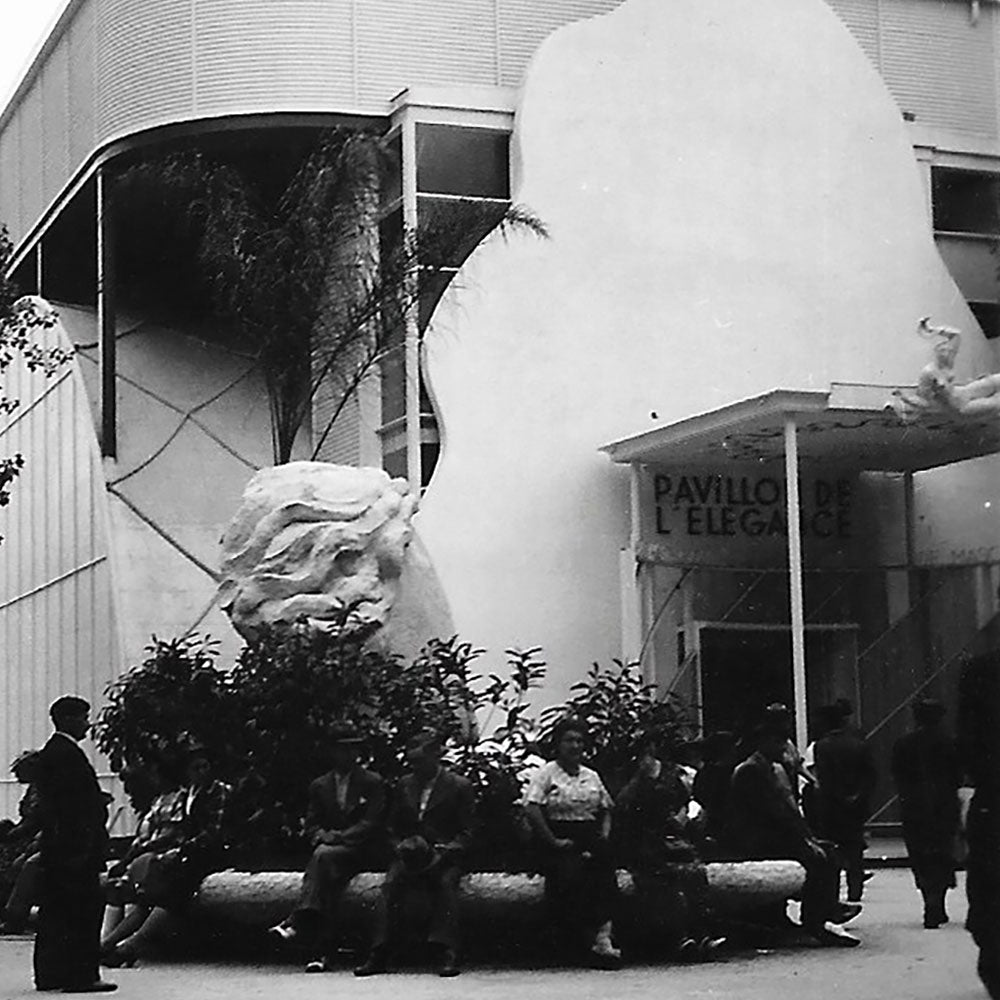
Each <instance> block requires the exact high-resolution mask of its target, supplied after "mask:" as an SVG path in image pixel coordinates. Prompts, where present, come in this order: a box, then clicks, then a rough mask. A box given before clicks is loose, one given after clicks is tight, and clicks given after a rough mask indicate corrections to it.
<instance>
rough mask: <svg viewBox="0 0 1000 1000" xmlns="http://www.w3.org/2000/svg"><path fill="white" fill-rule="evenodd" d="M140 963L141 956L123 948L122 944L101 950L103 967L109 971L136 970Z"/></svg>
mask: <svg viewBox="0 0 1000 1000" xmlns="http://www.w3.org/2000/svg"><path fill="white" fill-rule="evenodd" d="M138 961H139V956H138V955H137V954H136V953H135V952H134V951H131V950H130V949H129V948H123V947H122V946H121V945H120V944H115V945H112V946H111V947H110V948H102V949H101V965H103V966H105V967H107V968H109V969H120V968H121V967H122V966H125V968H126V969H131V968H134V966H135V965H136V963H137V962H138Z"/></svg>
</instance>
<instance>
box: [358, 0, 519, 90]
mask: <svg viewBox="0 0 1000 1000" xmlns="http://www.w3.org/2000/svg"><path fill="white" fill-rule="evenodd" d="M456 6H459V5H456V4H455V3H454V2H453V0H410V2H408V3H405V4H400V3H398V2H396V0H362V2H359V3H358V5H357V16H358V41H357V45H358V75H359V79H360V96H361V98H362V100H363V101H388V100H389V99H391V98H392V97H393V96H395V95H396V94H397V93H398V92H399V91H400V90H402V89H404V88H405V87H409V86H415V85H419V84H434V85H448V84H478V85H493V84H496V83H498V82H499V81H498V80H497V78H496V16H495V9H494V6H493V0H463V2H462V3H461V5H460V11H459V10H456Z"/></svg>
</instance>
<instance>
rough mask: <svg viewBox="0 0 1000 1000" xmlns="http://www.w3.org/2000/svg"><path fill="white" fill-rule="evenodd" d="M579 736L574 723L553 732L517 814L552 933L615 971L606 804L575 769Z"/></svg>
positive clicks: (590, 777)
mask: <svg viewBox="0 0 1000 1000" xmlns="http://www.w3.org/2000/svg"><path fill="white" fill-rule="evenodd" d="M586 736H587V731H586V724H585V723H584V722H583V721H582V720H580V719H564V720H563V721H562V722H560V723H559V724H558V725H557V726H556V727H555V730H554V731H553V734H552V740H553V746H554V748H555V760H552V761H549V763H547V764H544V765H543V766H542V767H541V768H539V769H538V771H537V772H535V774H534V776H533V777H532V779H531V782H530V784H529V785H528V790H527V793H526V795H525V811H526V813H527V815H528V818H529V821H530V822H531V826H532V829H533V831H534V832H535V834H536V835H537V837H538V839H539V841H540V842H541V846H542V852H543V853H542V859H541V868H542V871H543V872H544V874H545V895H546V900H547V901H548V904H549V907H550V912H551V916H552V919H553V921H554V926H555V928H556V929H557V930H559V931H562V932H565V933H568V934H570V935H572V936H574V937H576V938H577V939H578V940H582V941H584V942H586V943H587V944H589V947H590V960H591V962H592V963H594V964H596V965H599V966H601V967H602V968H616V967H617V966H618V964H619V963H620V961H621V952H620V951H619V950H618V949H617V948H616V947H615V946H614V943H613V941H612V939H611V914H612V910H613V908H614V903H615V898H616V896H617V893H618V883H617V879H616V874H615V865H614V860H613V858H612V854H611V849H610V845H609V837H610V834H611V809H612V806H613V803H612V801H611V796H610V795H609V794H608V791H607V789H606V788H605V787H604V782H603V781H601V777H600V775H599V774H598V773H597V772H596V771H594V770H592V769H591V768H589V767H585V766H584V765H583V764H582V763H581V761H582V758H583V749H584V745H585V742H586Z"/></svg>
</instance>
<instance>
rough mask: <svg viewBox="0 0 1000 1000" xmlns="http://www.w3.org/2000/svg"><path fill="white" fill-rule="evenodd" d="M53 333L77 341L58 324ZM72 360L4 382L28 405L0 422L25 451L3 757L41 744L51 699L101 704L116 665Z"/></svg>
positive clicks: (3, 792)
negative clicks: (53, 372)
mask: <svg viewBox="0 0 1000 1000" xmlns="http://www.w3.org/2000/svg"><path fill="white" fill-rule="evenodd" d="M50 336H51V337H52V338H59V339H58V342H59V343H62V344H64V345H66V346H68V341H67V340H66V339H65V337H64V334H62V331H61V328H57V329H56V330H54V331H52V332H51V334H50ZM53 342H55V341H53ZM75 366H76V361H73V362H71V365H70V366H69V367H67V368H64V369H62V370H61V372H60V373H59V374H58V375H57V376H56V377H55V378H52V379H46V378H44V377H43V376H42V375H39V374H30V373H28V372H27V371H26V370H25V368H24V366H23V365H21V364H19V363H15V364H14V365H12V366H11V367H10V368H9V369H8V371H7V373H6V374H5V379H4V383H5V387H6V389H7V391H8V392H9V393H10V394H11V395H13V396H16V397H17V398H19V399H20V400H21V406H20V408H19V410H18V411H15V413H14V414H13V415H12V416H11V417H8V418H5V419H4V421H3V422H2V424H0V454H12V453H15V452H21V453H22V454H23V455H24V459H25V467H24V470H23V471H22V473H21V475H20V476H19V477H18V479H17V480H16V481H15V483H14V488H13V498H12V501H11V503H10V504H9V505H8V506H7V507H5V508H3V511H2V513H0V532H2V533H3V535H4V536H5V540H4V543H3V545H0V637H2V640H3V641H4V647H3V648H4V670H3V681H2V684H0V694H2V695H3V696H4V699H5V700H4V704H5V711H4V713H3V716H2V720H3V722H4V724H5V725H4V728H3V731H2V732H0V761H7V760H10V759H12V758H13V756H14V755H15V754H16V753H17V752H18V751H19V750H21V749H23V748H25V747H33V746H39V745H41V743H42V742H43V741H44V740H45V739H46V737H47V735H48V732H49V728H50V727H49V724H48V718H47V710H48V705H49V704H50V703H51V702H52V700H53V699H55V698H56V697H58V696H59V695H60V694H64V693H67V692H70V691H73V692H78V693H79V694H81V695H83V696H84V697H85V698H88V699H89V700H90V701H91V702H92V703H93V704H94V705H95V706H99V705H100V702H101V698H102V697H103V691H104V688H105V686H106V684H107V682H108V680H109V679H110V678H111V676H112V675H114V674H116V673H117V672H118V670H119V657H118V645H117V639H116V629H115V622H114V615H113V609H112V602H111V578H110V573H109V567H108V559H107V549H108V545H107V542H108V540H107V538H106V535H105V532H104V531H103V530H102V525H103V524H104V523H105V522H104V520H103V518H104V517H105V516H106V515H103V514H102V510H101V506H102V504H106V502H107V497H106V494H105V493H104V487H103V471H102V468H101V465H100V461H99V459H98V456H97V448H96V441H95V440H94V431H93V423H92V421H91V420H90V417H89V408H88V402H87V399H86V397H85V393H84V390H83V384H82V379H81V377H80V375H79V372H78V371H77V370H76V368H75ZM2 779H3V775H2V771H0V810H2V814H3V815H11V814H12V811H13V810H14V809H15V808H16V803H17V799H18V796H19V791H20V790H19V789H18V787H17V786H16V784H14V783H12V782H10V781H6V780H2Z"/></svg>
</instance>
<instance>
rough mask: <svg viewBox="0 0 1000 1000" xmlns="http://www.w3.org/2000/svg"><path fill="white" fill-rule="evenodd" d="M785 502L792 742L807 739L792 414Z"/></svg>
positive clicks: (787, 424) (802, 746)
mask: <svg viewBox="0 0 1000 1000" xmlns="http://www.w3.org/2000/svg"><path fill="white" fill-rule="evenodd" d="M785 505H786V514H787V517H788V593H789V603H790V605H791V607H790V610H791V621H792V691H793V693H794V696H795V742H796V744H797V745H798V747H799V750H800V751H804V750H805V748H806V742H807V739H808V737H807V719H808V716H807V714H806V713H807V712H808V710H809V709H808V705H807V702H806V636H805V614H804V611H803V600H802V520H801V517H800V505H799V443H798V434H797V428H796V424H795V418H794V417H793V416H787V417H785Z"/></svg>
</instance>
